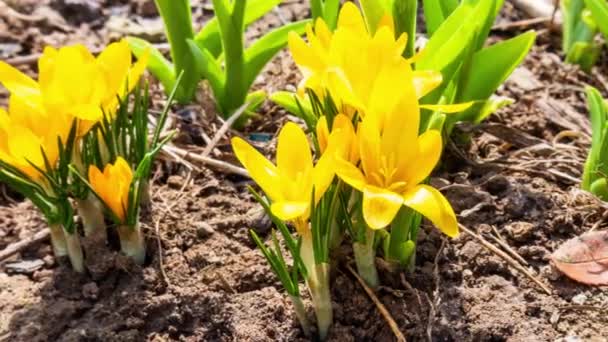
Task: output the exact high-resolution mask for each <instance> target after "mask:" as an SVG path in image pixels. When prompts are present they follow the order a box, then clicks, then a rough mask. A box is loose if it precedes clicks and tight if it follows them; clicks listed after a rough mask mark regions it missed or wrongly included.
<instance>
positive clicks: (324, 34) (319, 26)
mask: <svg viewBox="0 0 608 342" xmlns="http://www.w3.org/2000/svg"><path fill="white" fill-rule="evenodd" d="M315 36H316V37H317V39H318V40H319V42H320V43H321V44H322V46H323V47H324V48H325V49H328V48H329V46H330V42H331V37H332V33H331V31H330V30H329V27H327V24H326V23H325V21H323V19H322V18H318V19H317V21H316V22H315Z"/></svg>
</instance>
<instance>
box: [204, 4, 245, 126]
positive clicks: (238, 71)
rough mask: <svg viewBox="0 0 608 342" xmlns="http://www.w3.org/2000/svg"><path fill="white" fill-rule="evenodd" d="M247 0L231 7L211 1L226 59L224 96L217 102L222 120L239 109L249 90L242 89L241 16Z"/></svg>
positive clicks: (242, 48) (243, 60)
mask: <svg viewBox="0 0 608 342" xmlns="http://www.w3.org/2000/svg"><path fill="white" fill-rule="evenodd" d="M246 5H247V1H246V0H241V1H235V2H233V3H232V5H230V4H229V3H228V2H227V1H226V0H213V8H214V10H215V15H216V16H217V19H218V22H219V25H220V35H221V37H222V47H223V49H224V56H225V68H224V70H225V73H226V79H225V84H224V94H223V96H222V97H220V98H217V97H216V99H217V102H218V106H219V109H220V111H221V113H222V115H223V116H224V117H226V116H228V115H231V114H232V112H233V111H234V110H235V109H237V108H238V107H240V106H241V105H242V104H243V103H244V101H245V98H246V96H247V90H248V89H249V87H246V86H245V56H244V47H243V44H244V41H243V30H244V26H243V25H244V21H243V20H244V15H245V6H246Z"/></svg>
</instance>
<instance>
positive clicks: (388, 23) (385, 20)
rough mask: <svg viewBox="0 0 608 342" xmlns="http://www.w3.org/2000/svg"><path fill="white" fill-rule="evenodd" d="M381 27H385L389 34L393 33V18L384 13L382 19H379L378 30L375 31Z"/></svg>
mask: <svg viewBox="0 0 608 342" xmlns="http://www.w3.org/2000/svg"><path fill="white" fill-rule="evenodd" d="M381 27H387V28H388V29H389V30H390V31H391V32H393V34H394V32H395V23H394V21H393V17H391V15H390V14H388V13H385V14H384V15H383V16H382V18H380V21H379V22H378V28H377V30H379V29H380V28H381Z"/></svg>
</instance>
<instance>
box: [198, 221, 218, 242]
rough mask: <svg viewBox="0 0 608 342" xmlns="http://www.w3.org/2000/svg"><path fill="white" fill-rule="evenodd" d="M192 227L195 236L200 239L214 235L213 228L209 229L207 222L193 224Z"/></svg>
mask: <svg viewBox="0 0 608 342" xmlns="http://www.w3.org/2000/svg"><path fill="white" fill-rule="evenodd" d="M194 227H195V228H196V235H197V236H198V237H199V238H201V239H204V238H206V237H209V236H211V235H213V233H215V230H214V229H213V227H211V225H210V224H208V223H207V222H203V221H200V222H196V223H195V224H194Z"/></svg>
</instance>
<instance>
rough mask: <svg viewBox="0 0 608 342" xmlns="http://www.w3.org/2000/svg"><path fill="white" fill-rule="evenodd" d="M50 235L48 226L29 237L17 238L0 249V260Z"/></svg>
mask: <svg viewBox="0 0 608 342" xmlns="http://www.w3.org/2000/svg"><path fill="white" fill-rule="evenodd" d="M50 235H51V230H50V229H48V228H45V229H43V230H41V231H39V232H37V233H36V234H34V235H32V236H30V237H27V238H25V239H23V240H19V241H17V242H15V243H11V244H10V245H8V246H6V248H5V249H3V250H2V251H0V262H1V261H3V260H5V259H7V258H9V257H10V256H12V255H15V254H17V253H19V252H21V251H22V250H24V249H26V248H27V247H29V246H30V245H33V244H35V243H38V242H41V241H44V240H46V239H48V238H49V236H50Z"/></svg>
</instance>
